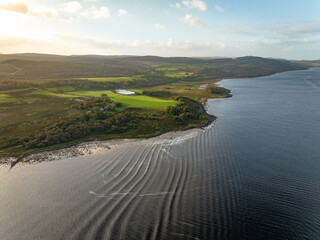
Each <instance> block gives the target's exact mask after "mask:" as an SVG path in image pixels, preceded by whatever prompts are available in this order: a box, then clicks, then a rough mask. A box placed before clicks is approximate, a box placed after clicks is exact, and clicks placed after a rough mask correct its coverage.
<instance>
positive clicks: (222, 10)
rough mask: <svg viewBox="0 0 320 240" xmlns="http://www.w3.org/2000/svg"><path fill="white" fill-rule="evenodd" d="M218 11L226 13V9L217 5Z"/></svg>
mask: <svg viewBox="0 0 320 240" xmlns="http://www.w3.org/2000/svg"><path fill="white" fill-rule="evenodd" d="M215 8H216V10H217V11H218V12H224V11H225V10H226V9H225V8H222V7H220V6H219V5H216V7H215Z"/></svg>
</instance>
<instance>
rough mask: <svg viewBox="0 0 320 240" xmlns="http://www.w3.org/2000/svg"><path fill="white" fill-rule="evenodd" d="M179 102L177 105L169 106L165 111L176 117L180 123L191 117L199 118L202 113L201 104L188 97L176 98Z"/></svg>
mask: <svg viewBox="0 0 320 240" xmlns="http://www.w3.org/2000/svg"><path fill="white" fill-rule="evenodd" d="M174 99H175V100H176V101H178V103H177V104H176V105H175V106H168V107H167V108H166V109H165V113H166V114H168V115H171V116H173V117H174V119H175V120H178V121H179V122H180V123H183V122H185V121H188V120H191V119H199V117H200V116H201V114H202V107H201V104H200V103H198V102H197V101H195V100H192V99H190V98H187V97H176V98H174Z"/></svg>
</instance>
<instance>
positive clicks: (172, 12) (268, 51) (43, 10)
mask: <svg viewBox="0 0 320 240" xmlns="http://www.w3.org/2000/svg"><path fill="white" fill-rule="evenodd" d="M319 13H320V0H241V1H240V0H161V1H160V0H157V1H153V0H75V1H73V0H71V1H68V0H47V1H44V0H0V53H21V52H37V53H54V54H64V55H69V54H103V55H118V54H121V55H160V56H198V57H199V56H206V57H213V56H226V57H237V56H244V55H256V56H263V57H275V58H288V59H320V14H319Z"/></svg>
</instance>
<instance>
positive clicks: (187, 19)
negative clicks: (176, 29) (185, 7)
mask: <svg viewBox="0 0 320 240" xmlns="http://www.w3.org/2000/svg"><path fill="white" fill-rule="evenodd" d="M180 20H181V21H182V22H183V23H185V24H188V25H191V26H195V27H199V28H204V27H206V25H205V24H204V23H202V22H201V21H200V20H199V18H197V17H194V16H192V15H190V14H187V15H185V16H184V18H182V19H180Z"/></svg>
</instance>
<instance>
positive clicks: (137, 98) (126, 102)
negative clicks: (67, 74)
mask: <svg viewBox="0 0 320 240" xmlns="http://www.w3.org/2000/svg"><path fill="white" fill-rule="evenodd" d="M68 94H72V95H73V94H74V97H100V96H101V94H107V95H108V97H110V98H111V99H112V100H113V101H117V102H120V103H122V107H121V108H120V110H124V109H126V108H129V107H133V108H151V109H164V108H166V107H167V106H174V105H175V104H176V101H173V100H163V99H159V98H153V97H148V96H144V95H122V94H117V93H114V92H112V91H75V92H69V93H68Z"/></svg>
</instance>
